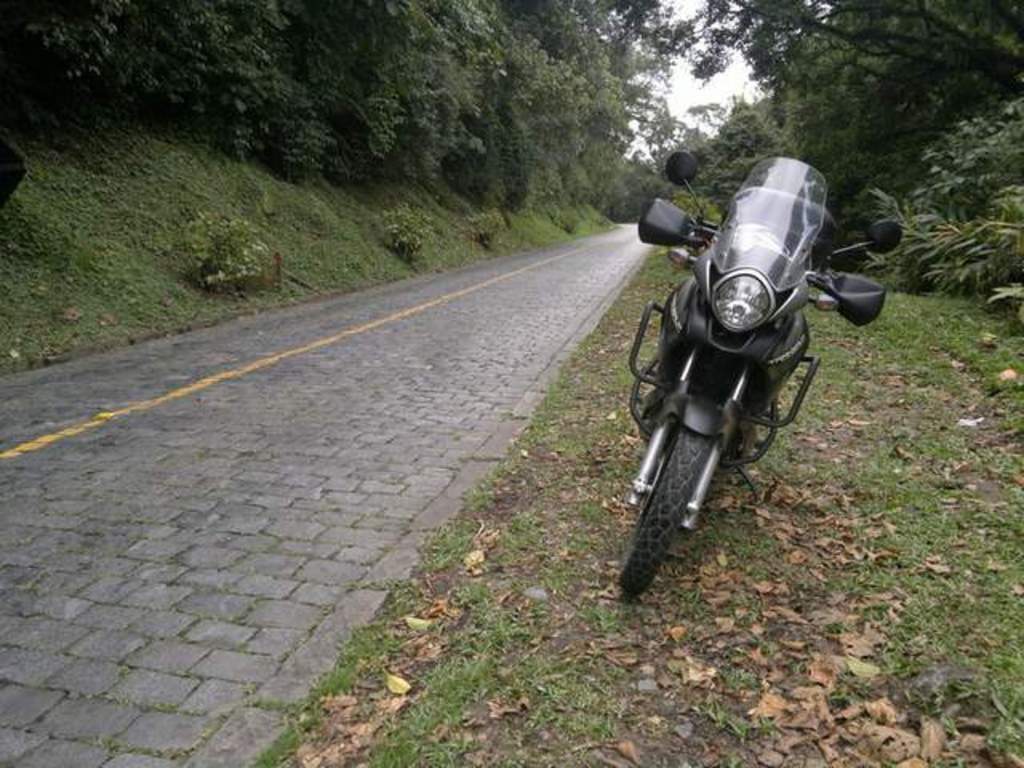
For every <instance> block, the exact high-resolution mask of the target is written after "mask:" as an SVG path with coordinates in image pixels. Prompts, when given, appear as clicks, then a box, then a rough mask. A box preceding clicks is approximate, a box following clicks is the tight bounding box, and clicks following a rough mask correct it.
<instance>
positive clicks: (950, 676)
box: [905, 664, 976, 701]
mask: <svg viewBox="0 0 1024 768" xmlns="http://www.w3.org/2000/svg"><path fill="white" fill-rule="evenodd" d="M975 677H976V675H975V673H974V672H972V671H971V670H970V669H967V668H966V667H961V666H958V665H956V664H936V665H935V666H934V667H929V668H928V669H926V670H924V671H923V672H921V673H920V674H918V675H916V676H915V677H912V678H911V679H910V681H909V682H908V683H907V686H906V689H905V691H906V695H907V696H908V697H910V698H916V699H923V700H925V701H931V700H932V699H936V698H943V697H945V696H946V695H947V694H948V693H949V692H950V690H949V689H950V688H951V687H952V686H955V685H965V684H968V683H970V682H971V681H973V680H974V679H975Z"/></svg>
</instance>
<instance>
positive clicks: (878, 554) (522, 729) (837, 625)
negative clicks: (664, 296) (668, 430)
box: [295, 289, 1024, 768]
mask: <svg viewBox="0 0 1024 768" xmlns="http://www.w3.org/2000/svg"><path fill="white" fill-rule="evenodd" d="M648 290H649V289H648ZM638 298H639V297H638ZM631 327H632V318H631V317H627V316H625V315H622V316H618V315H616V314H615V312H614V310H613V313H612V314H611V315H610V316H609V319H606V320H605V321H604V325H603V326H602V328H603V331H601V333H602V334H603V336H602V338H603V339H605V342H604V346H603V347H602V348H601V349H599V350H595V349H593V348H589V349H588V350H585V351H586V352H588V353H589V356H587V357H584V356H583V355H582V354H581V355H577V357H575V358H574V362H573V363H572V366H574V367H573V368H572V369H571V370H572V371H578V375H577V374H573V373H571V374H570V377H571V381H570V385H571V387H572V388H573V389H574V396H577V397H578V398H579V400H580V402H579V403H577V404H576V405H570V406H569V407H567V408H563V410H562V411H561V412H560V413H556V414H554V415H552V414H546V418H547V419H548V422H546V423H544V424H543V425H542V427H541V428H540V429H539V430H537V429H535V428H531V432H535V434H533V435H532V436H531V434H530V433H528V434H527V437H526V440H527V442H526V444H525V445H523V446H522V448H521V449H520V450H519V452H518V453H517V454H515V455H513V457H512V460H511V461H510V462H509V466H508V468H507V469H505V470H504V471H503V472H502V473H501V474H500V475H499V477H498V478H497V479H496V480H495V481H494V483H493V487H492V489H491V491H492V493H493V502H492V503H491V504H490V505H487V506H486V507H485V508H484V509H482V510H475V511H474V512H473V515H474V516H475V518H476V520H477V528H476V533H475V534H474V535H473V536H472V538H470V539H468V540H467V541H466V544H465V549H464V551H463V553H462V554H461V556H460V557H459V558H458V559H457V560H456V564H455V565H453V566H450V567H448V568H446V569H444V570H442V571H440V572H434V573H423V574H420V575H419V576H418V577H417V580H416V582H415V587H414V592H415V604H414V605H412V606H405V610H404V612H403V613H402V614H401V616H399V617H396V619H395V620H394V621H393V622H392V624H391V625H389V626H390V630H391V632H392V633H393V634H394V635H396V636H397V637H398V638H399V639H400V640H401V642H400V644H399V646H398V650H397V651H394V652H390V653H388V654H387V655H386V658H377V659H370V660H367V662H366V663H365V664H364V665H363V666H362V668H361V669H360V672H359V674H358V675H357V679H356V682H355V683H354V684H353V685H352V686H351V687H350V689H349V690H350V691H351V692H350V693H346V694H344V695H340V696H335V697H328V698H325V699H324V700H323V701H322V702H321V708H322V720H321V725H320V727H319V729H318V731H317V734H316V736H315V738H314V739H313V740H311V741H310V742H309V743H307V744H305V745H304V746H303V747H301V748H300V750H299V752H298V753H297V754H296V756H295V761H296V764H297V765H299V766H301V767H302V768H330V767H331V766H342V765H353V766H358V765H372V764H382V765H385V764H390V763H388V762H386V759H385V758H384V757H381V758H380V759H381V760H382V761H384V762H380V763H375V762H374V760H375V756H384V755H387V754H390V753H389V752H388V751H387V750H388V749H389V744H392V743H393V742H394V740H395V739H397V738H399V736H400V735H402V734H408V733H418V732H417V731H415V727H414V726H413V725H411V723H413V722H414V721H415V720H418V719H422V718H423V717H426V716H427V715H426V713H428V712H432V711H434V709H435V708H436V707H437V706H438V702H437V699H436V698H433V697H435V696H436V695H439V694H437V693H436V692H435V691H434V690H433V689H432V686H431V683H430V680H431V675H432V674H435V673H439V672H441V671H443V670H444V668H445V665H446V664H450V663H453V662H454V661H465V660H474V659H475V660H479V659H480V658H481V657H483V658H487V659H488V661H489V662H490V663H491V666H492V667H493V670H494V671H493V672H492V673H490V677H489V678H488V679H487V680H486V681H485V682H483V683H481V684H480V696H479V698H478V699H477V702H478V703H477V705H467V706H466V707H465V708H464V709H463V710H462V714H461V715H458V716H455V717H454V718H449V719H442V720H441V721H440V722H438V723H437V724H436V725H434V726H432V728H431V730H430V731H429V732H428V733H420V735H419V736H418V737H417V738H419V741H418V742H417V744H418V745H419V746H418V747H417V749H418V750H419V754H420V755H421V756H424V757H423V758H422V760H421V761H420V762H417V763H416V764H422V765H433V764H435V763H434V762H433V759H432V758H430V757H429V756H430V755H434V754H437V755H441V754H445V755H452V754H459V755H461V757H460V758H457V759H456V764H467V765H497V764H503V765H504V764H509V765H528V766H532V765H558V766H568V765H615V766H623V765H625V766H631V765H644V766H662V765H665V766H669V765H671V766H678V765H682V764H687V763H688V764H691V765H694V766H714V765H726V764H729V765H760V766H768V767H769V768H771V766H789V765H793V766H805V767H806V768H815V767H817V766H833V765H835V766H858V767H859V766H883V765H896V766H898V767H899V768H918V767H919V766H930V765H944V764H949V765H953V764H960V765H964V766H993V767H995V768H1001V767H1002V766H1004V765H1005V766H1019V765H1021V764H1020V763H1019V761H1018V759H1017V758H1015V757H1014V756H1012V755H1008V754H1006V753H1001V752H999V751H998V750H994V749H993V748H991V747H990V746H989V744H988V743H987V741H986V739H985V737H984V736H983V735H982V734H980V733H978V731H979V729H980V730H981V731H982V732H984V731H985V730H987V729H988V728H989V727H991V724H992V718H991V716H990V715H988V714H986V712H985V711H984V710H980V711H971V710H966V711H965V710H964V709H962V708H957V706H954V707H952V708H950V707H948V706H947V707H946V708H945V709H944V710H941V711H937V710H935V709H934V708H932V707H931V705H924V704H922V703H921V702H913V701H909V700H908V699H907V698H906V696H904V695H903V689H904V686H903V684H902V683H901V681H900V680H899V679H898V678H897V677H896V676H894V675H893V670H892V669H891V668H890V663H889V660H888V655H889V653H890V645H891V642H892V640H891V638H892V635H893V634H894V632H895V631H896V630H897V628H898V627H899V625H900V622H901V621H902V617H903V614H904V611H905V609H906V604H907V602H908V599H909V597H908V595H907V594H906V593H904V592H902V591H901V589H900V588H899V587H898V586H894V587H891V588H887V589H883V590H876V591H874V592H870V591H842V590H837V589H836V586H835V585H836V584H837V583H839V584H842V583H847V582H844V581H843V580H842V579H837V576H838V575H842V574H849V573H860V572H862V571H863V569H865V568H875V567H879V565H880V564H886V563H894V564H900V567H903V568H904V569H907V570H909V571H912V572H915V573H918V574H921V575H922V576H924V577H926V578H930V579H947V578H959V577H960V573H959V572H958V571H957V569H956V566H955V562H956V557H955V556H954V555H952V554H951V553H948V552H941V553H939V552H934V553H930V554H926V555H924V556H922V557H920V558H919V559H916V560H911V561H909V562H906V561H907V558H908V554H907V553H906V552H904V551H902V550H901V549H900V546H899V535H900V531H899V529H898V527H897V526H895V525H894V524H893V523H892V522H891V521H890V520H888V519H887V518H886V517H885V516H884V515H880V514H872V515H870V516H866V515H864V514H863V513H862V512H861V509H860V498H859V496H860V491H859V490H858V489H857V488H856V487H855V486H851V485H850V484H848V483H844V482H841V481H835V480H831V479H827V478H822V477H817V478H815V477H813V476H812V477H811V479H810V481H809V482H808V483H807V484H806V485H803V486H801V485H798V484H790V483H789V482H787V481H785V480H784V479H782V477H781V476H780V477H772V476H771V475H766V476H764V477H761V478H760V479H761V482H762V484H763V490H762V491H761V492H760V494H759V495H758V496H756V497H752V496H750V495H748V494H746V493H745V492H744V490H743V489H742V488H741V487H739V486H738V485H737V484H735V483H733V482H731V481H729V480H726V481H725V482H724V483H719V484H718V485H717V487H716V492H715V494H714V496H713V498H712V501H711V503H710V509H709V511H708V516H707V517H708V520H707V524H706V525H705V528H704V530H702V531H701V532H700V533H698V534H697V536H696V537H694V538H693V539H691V541H690V542H689V543H688V544H687V546H686V547H684V548H681V551H680V553H679V555H678V557H677V558H676V559H675V561H674V562H673V563H672V564H670V566H669V567H668V568H666V569H665V572H664V573H663V575H662V576H661V577H660V578H659V580H658V582H657V583H656V584H655V586H654V588H653V589H652V591H651V592H650V593H649V594H648V595H646V596H645V598H644V600H643V601H642V603H641V604H640V605H637V606H626V605H623V604H622V603H620V602H619V600H618V593H617V590H616V589H615V588H614V579H615V576H616V572H617V568H618V564H619V557H620V556H621V553H622V542H625V541H627V540H628V537H629V533H630V529H631V526H632V523H633V519H634V514H635V513H633V512H632V511H631V510H629V509H628V508H626V507H624V505H623V504H622V502H621V498H620V495H619V494H620V490H621V487H622V483H623V480H622V478H623V476H624V475H625V474H628V471H629V469H630V468H631V467H632V465H633V463H635V460H636V456H637V453H638V451H640V450H641V448H642V445H641V443H640V442H639V441H638V440H637V439H636V436H635V435H634V434H632V433H630V432H629V431H628V430H629V429H630V427H628V426H627V425H626V424H625V423H624V420H622V419H618V418H615V419H612V418H607V416H608V415H610V414H614V413H617V412H618V411H617V409H618V408H619V407H620V406H619V403H618V402H617V398H619V397H620V396H621V392H620V391H619V390H618V389H615V388H614V387H610V386H608V384H607V383H605V380H606V379H607V377H608V373H607V369H608V366H610V365H611V364H612V363H614V362H615V361H616V360H618V359H619V358H620V357H621V356H622V355H623V354H624V351H625V349H626V348H627V345H628V341H629V339H630V337H631ZM612 340H614V341H612ZM602 377H604V379H602ZM892 382H894V384H893V385H894V386H897V385H898V386H899V387H903V388H905V387H908V386H909V384H908V380H907V379H906V378H903V377H895V376H894V377H892ZM577 390H578V391H577ZM830 407H831V408H832V409H833V410H834V411H835V412H837V413H841V410H837V409H841V408H842V407H844V402H843V401H842V400H837V401H835V402H834V403H831V404H830ZM851 410H852V413H853V414H856V410H857V409H855V408H854V409H851ZM977 418H979V419H980V418H981V417H977ZM979 423H980V422H979ZM885 428H886V419H885V418H884V416H883V415H881V414H872V418H871V419H863V418H860V417H859V415H849V416H846V417H842V418H836V419H834V420H833V421H832V422H830V423H829V425H828V426H827V428H826V430H825V431H824V432H823V431H821V430H814V429H811V428H808V429H807V431H800V430H798V431H795V432H794V433H793V435H792V438H791V439H792V441H793V443H794V444H795V445H805V446H810V447H812V448H814V449H815V450H819V451H820V454H819V456H820V459H819V458H815V459H814V460H823V461H831V458H829V454H830V453H835V452H836V450H837V448H836V446H837V445H839V444H842V442H843V441H844V440H849V439H850V438H849V436H850V435H852V434H853V432H854V431H857V432H858V433H860V434H863V435H877V434H880V433H881V431H883V430H884V429H885ZM581 438H585V439H581ZM574 440H578V441H579V445H581V446H582V447H578V446H576V445H574V442H573V441H574ZM801 450H802V449H801ZM891 455H892V457H893V459H894V460H898V461H899V462H901V463H902V464H904V465H907V466H909V468H910V469H911V470H913V469H914V466H915V463H916V462H919V461H922V460H923V459H920V458H918V457H917V451H910V450H907V449H901V450H900V451H895V452H893V453H892V454H891ZM843 458H844V460H846V461H850V460H853V459H856V458H858V456H857V455H856V454H855V453H853V452H849V453H847V454H845V455H844V456H843ZM937 469H938V468H937ZM962 471H963V470H961V472H962ZM609 475H611V477H609ZM812 475H813V473H812ZM956 476H957V475H956V474H954V475H952V476H951V477H954V478H955V477H956ZM524 521H525V522H524ZM894 542H895V543H894ZM993 562H994V563H996V564H997V565H1002V563H1001V561H997V560H993ZM988 570H989V572H990V573H996V572H999V571H998V570H993V569H988ZM538 584H540V585H543V586H544V588H545V589H546V591H547V592H548V593H549V594H550V595H551V598H550V600H548V601H545V602H544V603H543V604H538V603H537V602H535V601H530V600H528V599H525V598H524V597H523V596H522V594H521V592H522V590H523V589H524V588H527V587H531V586H535V585H538ZM1012 592H1013V595H1015V596H1016V597H1017V598H1019V597H1024V585H1021V584H1018V585H1016V586H1015V587H1014V588H1013V589H1012ZM470 595H473V596H474V597H470ZM480 595H485V596H486V597H480ZM1011 599H1012V596H1011ZM510 627H515V628H518V629H519V630H520V631H519V632H518V633H517V634H515V639H514V641H509V640H506V639H504V634H503V633H507V632H514V631H515V630H513V629H510ZM499 638H500V639H499ZM382 670H383V674H385V675H386V677H385V678H384V680H385V684H383V685H382V684H381V682H380V681H381V674H382ZM374 676H376V679H374ZM394 681H401V683H402V684H394V685H393V683H394ZM410 681H413V682H415V683H416V684H415V685H414V684H413V683H412V682H410ZM416 681H419V682H416ZM643 681H646V682H645V684H644V685H643V686H642V689H641V687H639V686H638V685H637V684H638V682H643ZM652 683H653V684H652ZM413 711H416V712H422V714H420V715H417V717H416V718H410V716H409V713H410V712H413ZM435 747H436V748H439V749H442V752H437V753H435V752H432V751H431V750H432V749H434V748H435ZM445 759H447V758H445ZM1015 761H1016V762H1015ZM438 764H446V765H447V764H450V763H448V762H444V760H443V759H441V758H438Z"/></svg>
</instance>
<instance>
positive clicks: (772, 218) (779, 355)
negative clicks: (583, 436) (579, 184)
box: [619, 152, 902, 597]
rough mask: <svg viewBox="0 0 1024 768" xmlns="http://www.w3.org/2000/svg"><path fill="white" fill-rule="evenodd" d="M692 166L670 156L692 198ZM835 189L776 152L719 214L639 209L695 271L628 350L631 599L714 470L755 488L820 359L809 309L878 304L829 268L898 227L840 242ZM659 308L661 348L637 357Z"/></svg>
mask: <svg viewBox="0 0 1024 768" xmlns="http://www.w3.org/2000/svg"><path fill="white" fill-rule="evenodd" d="M697 169H698V163H697V160H696V158H695V157H694V156H693V155H692V154H690V153H688V152H676V153H674V154H673V155H672V156H671V157H670V158H669V160H668V162H667V165H666V175H667V177H668V179H669V180H670V181H671V182H673V183H674V184H676V185H678V186H681V187H684V188H685V189H687V190H689V192H690V194H691V195H692V196H693V198H694V200H695V201H696V200H697V197H696V195H695V194H694V193H693V189H692V188H691V187H690V182H691V181H692V180H693V179H694V178H695V177H696V174H697ZM826 198H827V185H826V182H825V178H824V176H822V174H821V173H819V172H818V171H817V170H815V169H814V168H812V167H811V166H809V165H807V164H806V163H803V162H801V161H799V160H794V159H790V158H784V157H776V158H771V159H767V160H763V161H761V162H760V163H758V164H757V165H756V166H755V167H754V168H753V170H751V172H750V174H749V176H747V179H746V181H744V183H743V185H742V186H741V187H740V188H739V191H738V192H737V193H736V194H735V196H734V197H733V199H732V202H731V204H730V206H729V210H728V214H727V216H726V218H725V220H724V221H723V222H722V223H721V224H720V225H719V224H715V223H714V222H711V221H707V220H705V219H704V215H703V212H699V213H698V216H697V217H696V218H692V217H691V216H689V215H688V214H686V213H684V212H683V211H682V210H680V209H679V208H677V207H676V206H675V205H673V204H672V203H670V202H667V201H665V200H662V199H656V200H654V201H653V202H651V203H649V204H648V205H647V206H646V208H645V209H644V211H643V214H642V216H641V219H640V224H639V235H640V240H641V241H643V242H644V243H649V244H651V245H660V246H670V247H674V248H678V247H680V246H682V247H685V248H687V249H688V250H686V251H681V250H671V251H669V258H670V259H671V260H672V261H673V262H675V263H677V264H678V265H680V266H688V267H690V268H691V269H692V272H693V276H692V277H689V278H688V279H686V280H685V281H684V282H682V284H681V285H679V286H678V287H677V288H676V289H675V290H673V291H672V292H671V293H670V294H669V296H668V298H667V299H666V301H665V303H664V304H663V305H661V304H657V303H655V302H651V303H650V304H648V305H647V307H646V309H645V310H644V313H643V316H642V318H641V321H640V326H639V328H638V329H637V333H636V338H635V339H634V342H633V346H632V350H631V352H630V357H629V365H630V370H631V371H632V373H633V375H634V377H635V381H634V385H633V388H632V391H631V394H630V403H629V407H630V412H631V414H632V415H633V418H634V420H635V421H636V423H637V425H638V427H639V429H640V432H641V433H642V434H643V436H644V437H645V438H647V447H646V452H645V454H644V457H643V461H642V462H641V465H640V469H639V471H638V472H637V474H636V477H635V479H634V480H633V483H632V487H631V488H630V490H629V493H628V496H627V501H628V502H629V503H630V504H632V505H633V506H635V507H638V508H639V509H640V510H641V511H640V515H639V519H638V521H637V523H636V530H635V533H634V536H633V540H632V545H631V549H630V551H629V554H628V557H627V558H626V562H625V565H624V567H623V569H622V572H621V575H620V578H619V584H620V587H621V588H622V590H623V592H624V593H625V595H626V596H627V597H632V596H636V595H639V594H640V593H642V592H643V591H644V590H646V589H647V588H648V587H649V586H650V584H651V582H652V581H653V579H654V577H655V575H656V574H657V572H658V569H659V568H660V566H661V564H662V562H663V561H664V560H665V559H666V557H667V556H668V554H669V551H670V548H671V546H672V544H673V542H674V540H675V537H676V535H677V533H679V532H680V531H693V530H695V529H696V528H697V525H698V521H699V519H700V513H701V509H702V508H703V506H704V503H705V500H706V497H707V495H708V491H709V489H710V488H711V484H712V480H713V478H714V477H715V474H716V472H718V471H719V470H724V469H735V470H737V471H739V472H740V474H741V475H742V476H743V477H744V479H745V480H746V481H747V483H748V484H749V485H750V486H751V487H752V488H753V482H752V481H751V478H750V476H749V475H748V474H747V472H746V469H745V468H746V467H747V466H748V465H750V464H753V463H754V462H756V461H759V460H760V459H761V458H763V457H764V455H765V454H766V453H767V451H768V449H769V448H770V447H771V445H772V442H773V441H774V439H775V436H776V433H777V431H778V430H779V429H781V428H783V427H786V426H788V425H789V424H791V423H792V422H793V421H794V419H796V417H797V415H798V414H799V412H800V408H801V406H802V405H803V402H804V399H805V397H806V395H807V392H808V390H809V389H810V387H811V384H812V383H813V381H814V377H815V375H816V374H817V372H818V365H819V359H818V358H817V357H815V356H813V355H809V354H807V350H808V347H809V345H810V334H809V330H808V324H807V320H806V319H805V317H804V314H803V309H804V307H806V306H807V305H808V304H813V305H814V306H815V307H816V308H818V309H821V310H837V311H838V312H839V314H840V315H841V316H842V317H844V318H845V319H846V320H848V321H850V322H851V323H853V324H854V325H858V326H861V325H866V324H867V323H870V322H872V321H873V320H874V319H875V318H877V317H878V315H879V314H880V313H881V311H882V307H883V305H884V303H885V288H883V287H882V286H881V285H879V284H878V283H876V282H874V281H872V280H869V279H868V278H866V277H862V276H860V275H854V274H848V273H841V272H835V271H832V270H831V269H830V268H829V266H828V265H829V262H830V259H831V258H833V257H839V256H846V257H851V256H856V255H862V254H863V253H865V252H866V251H867V250H872V251H875V252H878V253H886V252H888V251H891V250H893V249H894V248H896V247H897V246H898V245H899V243H900V239H901V237H902V230H901V229H900V226H899V224H897V223H896V222H893V221H888V220H883V221H878V222H875V223H874V224H872V225H871V226H870V227H869V228H868V230H867V240H866V241H864V242H860V243H857V244H855V245H851V246H848V247H846V248H842V249H838V250H833V246H832V240H833V237H834V235H835V229H836V227H835V223H834V221H833V219H832V217H831V215H830V214H829V213H828V211H827V210H826V208H825V203H826ZM655 315H657V316H658V317H659V318H660V332H659V335H658V340H657V352H656V353H655V355H654V357H653V359H652V360H651V361H650V362H647V363H641V362H640V354H641V349H642V347H643V344H644V340H645V339H646V337H647V335H648V331H649V329H650V328H651V324H652V323H651V321H652V318H653V317H654V316H655ZM798 369H802V371H803V372H802V376H801V377H800V381H799V384H798V385H797V386H796V391H795V392H794V393H793V394H792V397H791V399H790V402H789V405H788V407H787V408H786V409H785V415H780V413H781V407H782V406H781V403H780V399H781V397H780V396H781V395H782V394H783V390H784V389H785V388H786V384H787V382H789V381H790V379H791V377H793V376H794V374H795V373H796V372H797V371H798ZM787 399H789V398H788V397H787Z"/></svg>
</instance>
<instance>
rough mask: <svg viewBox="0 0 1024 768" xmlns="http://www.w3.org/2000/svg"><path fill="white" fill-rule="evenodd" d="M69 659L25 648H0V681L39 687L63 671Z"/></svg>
mask: <svg viewBox="0 0 1024 768" xmlns="http://www.w3.org/2000/svg"><path fill="white" fill-rule="evenodd" d="M69 661H70V659H69V658H68V657H67V656H57V655H54V654H52V653H43V652H42V651H32V650H28V649H25V648H0V680H7V681H9V682H12V683H21V684H22V685H41V684H42V682H43V681H44V680H45V679H46V678H48V677H50V676H51V675H53V674H55V673H56V672H57V671H58V670H60V669H63V668H64V667H65V666H66V665H67V664H68V662H69Z"/></svg>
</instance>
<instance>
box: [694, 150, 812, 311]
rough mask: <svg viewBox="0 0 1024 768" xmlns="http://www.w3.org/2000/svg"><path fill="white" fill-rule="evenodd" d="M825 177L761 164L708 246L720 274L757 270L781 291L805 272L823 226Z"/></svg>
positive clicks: (779, 160)
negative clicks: (744, 269) (815, 240)
mask: <svg viewBox="0 0 1024 768" xmlns="http://www.w3.org/2000/svg"><path fill="white" fill-rule="evenodd" d="M827 193H828V190H827V188H826V185H825V177H824V176H822V175H821V174H820V173H819V172H818V171H816V170H814V168H812V167H811V166H809V165H807V163H802V162H800V161H799V160H791V159H789V158H786V157H774V158H771V159H769V160H762V161H761V162H760V163H758V164H757V165H756V166H754V170H752V171H751V172H750V175H749V176H747V180H746V181H745V182H743V186H742V187H740V190H739V192H737V193H736V196H735V197H734V198H733V200H732V203H731V204H730V205H729V215H728V216H727V217H726V220H725V222H724V224H723V225H722V228H721V230H720V231H719V233H718V235H717V236H716V237H715V240H714V243H713V244H712V246H711V249H712V260H713V263H714V265H715V267H716V268H717V269H718V271H719V272H723V273H724V272H730V271H732V270H734V269H740V268H747V269H756V270H757V271H758V272H761V273H762V274H764V276H765V277H767V278H768V279H769V280H770V281H771V282H772V285H774V286H775V288H776V290H779V291H784V290H787V289H789V288H792V287H794V286H795V285H797V284H798V283H799V282H800V281H801V280H803V278H804V274H805V273H806V272H807V270H808V269H810V258H811V246H812V245H813V244H814V239H815V238H816V237H817V236H818V233H819V232H820V231H821V227H822V224H823V223H824V221H825V199H826V196H827Z"/></svg>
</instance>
